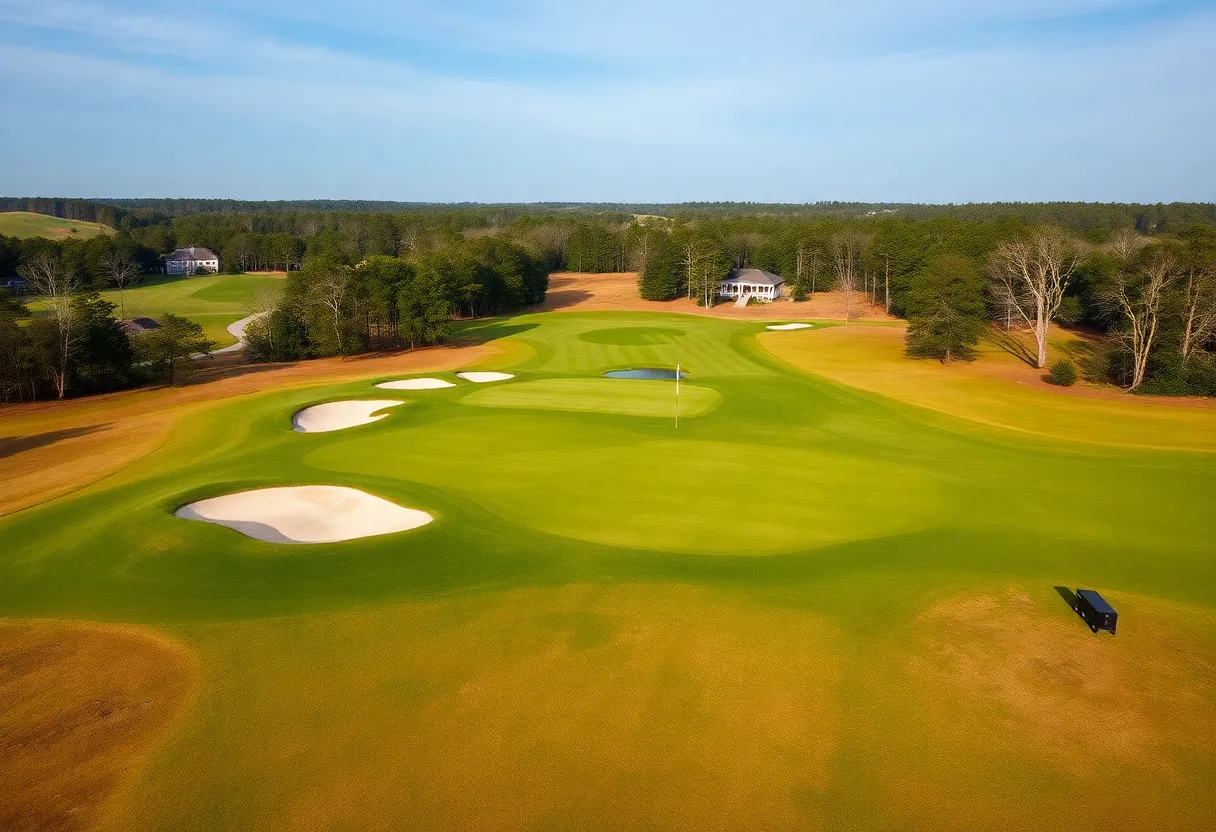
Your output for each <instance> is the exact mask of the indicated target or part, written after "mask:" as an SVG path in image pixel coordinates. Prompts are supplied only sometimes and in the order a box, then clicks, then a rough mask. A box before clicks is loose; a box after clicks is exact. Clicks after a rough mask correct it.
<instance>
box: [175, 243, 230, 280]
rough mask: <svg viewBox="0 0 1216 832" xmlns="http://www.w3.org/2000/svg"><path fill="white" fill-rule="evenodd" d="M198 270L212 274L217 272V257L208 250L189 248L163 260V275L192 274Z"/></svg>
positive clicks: (182, 249) (197, 247)
mask: <svg viewBox="0 0 1216 832" xmlns="http://www.w3.org/2000/svg"><path fill="white" fill-rule="evenodd" d="M199 269H202V270H203V271H205V272H211V273H212V274H215V273H217V272H219V270H220V258H219V256H218V255H216V253H215V252H214V251H212V250H211V249H209V248H203V247H202V246H190V247H189V248H179V249H178V250H177V251H175V252H173V253H172V254H170V255H169V256H168V257H166V258H165V274H194V273H195V272H197V271H198V270H199Z"/></svg>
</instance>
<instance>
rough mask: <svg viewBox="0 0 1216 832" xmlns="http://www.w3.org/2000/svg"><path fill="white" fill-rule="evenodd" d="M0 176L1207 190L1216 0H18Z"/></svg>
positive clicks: (637, 189)
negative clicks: (332, 0) (324, 0)
mask: <svg viewBox="0 0 1216 832" xmlns="http://www.w3.org/2000/svg"><path fill="white" fill-rule="evenodd" d="M0 108H2V112H3V113H4V116H5V126H4V129H3V130H0V193H2V194H4V195H19V196H29V195H61V196H68V195H71V196H94V197H101V196H195V197H232V198H243V199H302V198H313V197H324V198H349V199H399V200H423V201H465V200H467V201H481V202H495V201H542V200H561V201H629V202H635V201H636V202H644V201H654V202H670V201H685V200H752V201H773V202H806V201H814V200H821V199H841V200H864V201H913V202H968V201H990V200H1052V199H1068V200H1072V199H1076V200H1095V201H1143V202H1156V201H1166V202H1168V201H1174V200H1194V201H1212V200H1216V0H1202V1H1201V0H1164V2H1150V0H988V2H985V0H921V2H909V0H850V1H849V2H838V0H837V2H823V0H749V1H748V2H738V1H737V0H735V2H729V3H727V2H719V0H699V2H692V0H666V2H655V0H612V1H611V2H600V0H497V1H496V2H495V1H492V0H401V1H400V2H372V0H344V2H341V3H321V2H315V0H262V1H261V2H259V0H209V1H208V0H204V1H203V2H199V0H192V1H191V2H183V1H182V0H159V2H142V1H141V0H0Z"/></svg>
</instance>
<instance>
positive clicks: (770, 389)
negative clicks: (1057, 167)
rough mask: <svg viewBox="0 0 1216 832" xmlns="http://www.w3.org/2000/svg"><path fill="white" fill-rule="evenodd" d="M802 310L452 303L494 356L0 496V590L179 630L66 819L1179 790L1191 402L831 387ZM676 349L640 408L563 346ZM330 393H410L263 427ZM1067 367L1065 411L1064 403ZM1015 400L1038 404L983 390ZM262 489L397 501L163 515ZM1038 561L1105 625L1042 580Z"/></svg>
mask: <svg viewBox="0 0 1216 832" xmlns="http://www.w3.org/2000/svg"><path fill="white" fill-rule="evenodd" d="M219 280H223V278H220V279H219ZM129 303H130V294H129V293H128V304H129ZM843 329H844V328H842V327H839V326H837V325H834V324H833V323H831V322H827V321H824V322H818V321H817V322H815V326H814V327H813V328H810V329H803V330H798V331H787V332H767V331H766V330H765V322H763V321H759V320H756V321H727V320H721V319H716V318H708V317H705V318H702V317H696V316H691V315H663V314H657V313H629V312H622V313H584V312H561V313H542V314H532V315H523V316H518V317H514V318H510V319H501V320H493V321H481V322H475V323H471V324H467V325H465V326H464V327H463V330H462V332H460V333H459V335H460V337H465V338H474V339H477V338H480V339H486V340H488V341H489V342H490V343H498V344H500V345H502V346H504V347H506V349H505V350H503V351H502V352H500V353H499V356H498V357H497V358H490V359H488V360H487V361H486V362H484V364H483V366H480V367H477V368H476V369H480V370H502V371H506V372H509V373H512V374H514V378H511V379H509V380H503V381H497V382H494V383H490V384H474V383H468V382H466V381H464V380H462V379H459V378H458V377H457V376H456V375H455V373H454V372H447V371H446V370H443V371H428V370H423V369H420V370H418V372H417V375H425V376H427V377H433V378H442V379H443V380H445V381H448V382H451V383H452V385H453V386H451V387H445V388H441V389H428V390H384V389H379V390H378V389H377V388H376V387H375V386H374V385H375V384H377V383H379V382H385V381H390V380H395V379H401V378H403V377H404V376H405V375H406V374H405V373H399V374H397V375H388V374H386V375H383V376H373V377H368V378H365V379H360V380H355V381H344V382H340V383H331V384H322V385H318V386H315V387H312V388H306V389H300V388H292V389H287V390H282V391H274V390H269V391H267V392H264V393H259V394H256V395H246V396H242V397H240V398H235V399H229V400H219V401H216V402H215V403H214V405H212V406H210V407H208V408H200V409H199V410H198V411H196V412H193V413H192V414H191V415H189V416H188V417H186V418H184V419H183V420H182V421H181V422H180V423H179V425H178V427H177V428H176V430H175V431H174V432H173V434H172V435H171V436H170V438H169V440H168V441H167V442H166V443H164V444H163V445H161V446H160V447H158V448H157V449H156V450H154V451H153V452H151V453H150V454H148V455H147V456H145V457H143V458H142V459H141V460H139V461H138V462H137V463H136V464H134V465H131V466H129V467H127V468H125V469H123V470H121V471H119V472H117V473H115V474H113V475H111V476H109V477H108V478H106V479H103V480H101V481H99V482H96V483H94V484H92V485H90V486H88V487H86V488H84V489H82V490H81V491H79V492H76V493H73V494H69V495H66V496H63V497H61V498H59V499H56V500H52V501H50V502H47V503H45V504H43V505H40V506H35V507H33V508H29V509H26V510H24V511H20V512H17V513H15V514H11V515H8V516H6V517H0V538H2V539H3V540H4V546H3V550H2V553H0V609H3V610H4V611H5V614H6V615H9V616H14V617H23V618H29V619H52V618H62V619H78V620H81V621H97V622H107V624H106V626H107V627H111V628H113V627H114V626H115V625H122V627H123V628H125V629H124V632H125V631H126V630H133V631H136V632H139V631H141V628H142V629H143V630H150V631H154V633H155V637H156V638H160V639H164V640H167V642H168V643H171V644H175V645H178V646H180V647H181V648H184V649H187V650H188V651H189V654H190V655H192V656H193V660H192V662H190V663H186V662H183V661H181V660H177V662H178V664H179V665H180V666H181V668H182V669H181V674H183V675H184V676H188V677H189V678H185V679H183V681H182V682H181V683H180V686H179V687H178V688H174V689H173V693H172V697H171V700H170V701H168V704H163V705H162V706H161V711H158V712H157V715H156V719H155V720H154V722H155V724H154V725H150V726H149V727H147V728H146V729H145V731H144V733H141V734H140V736H141V737H145V736H151V735H152V734H153V733H155V734H156V736H157V737H159V740H158V743H157V744H156V746H155V750H154V751H153V752H148V751H147V750H146V748H145V746H146V744H147V741H145V740H141V742H140V744H139V748H140V749H141V750H140V753H139V754H137V755H136V754H133V756H132V760H133V762H132V765H131V768H130V771H129V774H128V775H127V776H125V777H122V778H118V777H115V778H112V782H110V785H109V788H110V791H109V794H108V798H107V799H106V800H105V801H104V804H102V803H99V804H98V805H99V806H101V808H100V809H98V810H97V812H96V813H95V814H96V817H97V818H99V823H100V828H102V829H108V830H205V829H243V830H245V829H247V830H297V829H298V830H305V829H359V830H362V829H604V830H622V829H688V830H703V829H748V828H750V829H812V830H814V829H839V830H853V829H891V830H896V829H898V830H943V829H944V830H952V829H959V830H962V829H973V828H992V829H1017V830H1021V829H1025V830H1045V829H1065V828H1068V829H1071V828H1074V827H1075V826H1076V818H1077V815H1078V812H1083V814H1084V817H1085V820H1086V825H1088V826H1092V827H1093V828H1100V829H1103V830H1113V829H1148V828H1157V829H1203V828H1211V827H1213V826H1214V825H1216V803H1214V801H1213V800H1212V798H1211V795H1212V794H1213V792H1214V791H1216V727H1214V726H1216V543H1214V536H1213V532H1214V529H1216V523H1214V521H1213V518H1212V505H1213V503H1214V498H1216V455H1213V453H1212V452H1211V448H1210V447H1208V445H1207V444H1206V441H1207V440H1206V437H1207V436H1208V433H1207V431H1206V430H1205V428H1204V426H1205V425H1206V426H1210V427H1211V429H1212V431H1214V432H1216V410H1211V409H1208V410H1203V409H1194V410H1187V409H1184V408H1172V407H1169V406H1166V405H1159V406H1156V407H1154V406H1152V405H1148V404H1145V403H1143V402H1127V403H1124V402H1117V401H1106V400H1101V401H1096V402H1089V401H1088V400H1083V399H1068V398H1066V397H1065V396H1064V394H1063V393H1060V394H1059V397H1058V398H1056V399H1052V400H1051V402H1050V404H1051V407H1053V408H1057V410H1058V411H1059V412H1057V410H1052V409H1051V408H1047V409H1046V410H1043V409H1041V408H1038V404H1037V402H1038V400H1037V399H1036V398H1035V396H1037V395H1040V394H1041V395H1048V396H1050V395H1053V394H1052V393H1051V392H1046V393H1043V392H1042V391H1015V392H1013V393H1010V394H1008V395H1004V394H1002V395H1001V396H997V395H996V394H995V393H992V390H991V389H989V388H987V387H985V388H976V389H981V390H982V391H987V392H988V393H991V396H990V398H991V399H992V401H993V404H992V407H996V408H999V415H1000V418H986V416H985V412H984V411H983V407H984V406H985V405H984V404H983V403H982V402H981V403H980V404H975V403H974V402H963V403H961V404H959V405H958V406H957V407H953V406H952V405H951V403H950V401H949V397H950V395H951V392H952V391H953V392H954V393H956V394H957V395H960V396H965V395H966V394H967V388H966V387H964V386H959V387H957V388H951V387H949V386H947V387H946V389H945V392H942V389H941V388H937V392H936V393H935V396H936V398H933V399H932V400H931V401H930V400H924V398H923V397H924V396H927V395H928V394H922V393H917V392H909V393H908V394H907V395H904V394H902V393H901V392H900V391H898V390H892V391H890V392H889V393H888V394H886V395H884V394H883V393H882V392H880V391H878V390H877V389H876V383H858V384H857V385H855V386H851V385H850V384H849V383H847V380H845V379H844V378H843V377H842V375H841V374H847V372H848V370H847V368H845V369H842V370H841V371H840V374H835V375H834V374H833V373H832V372H829V371H827V369H826V368H823V365H822V363H821V362H823V361H824V360H825V359H824V358H823V356H824V355H832V356H835V357H836V360H842V359H840V358H839V356H841V355H844V356H846V357H847V356H848V355H849V354H850V353H849V352H848V349H850V348H849V347H847V345H848V344H849V343H851V342H850V340H849V339H859V340H858V343H865V344H869V343H871V342H870V341H868V340H867V337H868V336H867V334H866V332H865V329H866V328H865V327H853V326H850V327H849V328H848V332H844V331H842V330H843ZM815 339H820V340H819V341H816V340H815ZM817 344H821V345H823V347H822V350H823V351H822V352H819V351H817V350H820V347H817V346H816V345H817ZM842 345H844V346H842ZM867 349H870V348H869V347H867V348H865V349H859V350H858V355H860V356H861V357H859V358H856V359H855V360H857V361H865V360H867V359H866V358H865V356H866V355H867V354H868V353H867V352H866V350H867ZM871 351H872V352H874V354H875V355H876V356H877V358H876V359H875V360H882V361H887V360H888V358H887V357H886V353H881V355H880V354H879V353H880V352H881V350H880V349H879V348H877V347H875V348H873V349H872V350H871ZM677 362H679V363H680V364H681V366H682V367H683V368H684V369H685V370H686V371H688V373H689V377H688V379H686V380H685V381H683V382H681V384H680V420H679V427H678V428H677V427H676V425H675V418H674V417H675V415H676V413H675V383H674V382H672V381H662V380H658V381H649V380H635V379H608V378H603V376H602V374H603V373H604V372H605V371H607V370H612V369H619V368H624V367H671V368H674V367H675V365H676V363H677ZM817 366H818V367H820V368H821V369H824V372H823V373H820V372H817V371H816V368H817ZM919 366H920V365H918V364H915V363H912V362H908V367H909V368H911V370H912V371H915V370H916V369H917V368H918V367H919ZM462 369H467V368H462ZM858 372H859V373H863V374H864V368H858ZM925 372H926V373H927V372H929V371H928V370H926V371H925ZM826 376H833V378H828V377H826ZM863 381H864V379H863ZM994 383H995V382H994ZM917 384H919V385H921V386H926V385H931V384H933V380H932V379H931V378H928V377H922V376H917ZM913 386H915V385H913ZM1011 386H1012V385H1011ZM1023 393H1026V394H1033V395H1028V396H1023ZM918 396H922V398H921V399H918ZM359 398H375V399H386V398H399V399H400V400H402V401H407V402H408V403H409V405H408V406H407V407H393V408H391V409H388V410H386V411H385V413H386V414H387V415H385V416H384V418H382V419H379V420H377V421H375V422H372V423H370V424H364V425H359V426H356V427H351V428H349V429H345V430H339V431H332V432H323V433H300V432H296V431H293V425H292V417H293V415H294V414H296V413H298V412H299V411H301V410H303V409H304V408H307V407H310V406H314V405H319V404H323V403H326V402H331V401H341V400H350V399H359ZM1074 401H1075V402H1077V403H1078V407H1081V408H1082V409H1084V408H1086V407H1091V408H1098V410H1095V411H1094V412H1100V414H1101V418H1099V419H1097V420H1096V421H1095V422H1094V423H1093V425H1092V429H1090V430H1088V431H1087V432H1085V433H1084V435H1080V430H1081V428H1080V426H1078V425H1077V424H1076V423H1075V422H1074V421H1068V420H1066V419H1064V417H1063V416H1060V415H1059V413H1063V412H1064V411H1063V410H1059V408H1062V407H1064V405H1061V404H1060V402H1064V403H1065V404H1066V405H1069V404H1071V403H1072V402H1074ZM1019 402H1024V403H1025V407H1026V408H1028V409H1031V410H1036V408H1038V409H1037V410H1036V412H1037V413H1045V414H1046V415H1044V416H1042V418H1043V419H1045V420H1046V422H1045V423H1042V424H1041V423H1040V422H1039V421H1038V416H1035V415H1031V416H1027V417H1026V420H1027V421H1026V423H1025V424H1022V423H1016V424H1005V422H1006V421H1010V420H1015V416H1014V415H1011V414H1015V413H1016V412H1017V409H1018V406H1019ZM1120 407H1122V408H1124V410H1123V411H1120V410H1119V408H1120ZM1141 409H1144V413H1145V414H1148V415H1146V416H1145V417H1144V418H1145V419H1147V420H1148V421H1147V422H1145V421H1144V420H1143V419H1142V420H1140V421H1137V415H1136V414H1137V413H1140V412H1141ZM1053 414H1055V415H1053ZM1175 417H1176V418H1177V420H1178V422H1179V424H1180V425H1182V427H1181V428H1180V429H1179V436H1180V437H1181V438H1176V437H1171V436H1170V435H1169V431H1168V426H1169V425H1170V424H1171V420H1172V419H1174V418H1175ZM1052 419H1057V422H1058V421H1059V420H1060V419H1064V421H1063V422H1059V423H1058V424H1057V422H1053V421H1052ZM1060 424H1063V427H1059V425H1060ZM1151 425H1163V426H1165V429H1164V430H1163V435H1162V436H1161V439H1162V441H1160V442H1154V441H1149V440H1151V439H1152V429H1151ZM1124 429H1126V430H1129V431H1131V432H1133V433H1134V436H1133V437H1132V439H1131V440H1129V439H1127V438H1126V437H1125V436H1123V435H1122V433H1121V431H1123V430H1124ZM1061 434H1063V435H1061ZM1191 439H1193V440H1194V441H1193V443H1191V442H1190V440H1191ZM1171 445H1175V446H1176V447H1172V448H1170V447H1169V446H1171ZM1159 446H1160V447H1159ZM1184 448H1187V449H1184ZM299 485H321V486H340V487H347V488H354V489H359V490H360V491H363V492H366V493H368V494H371V495H374V496H377V497H380V498H383V499H384V500H388V501H391V502H392V503H395V504H398V505H401V506H408V507H411V508H416V509H418V510H420V511H425V512H427V513H428V514H429V515H431V516H432V517H433V518H434V521H433V522H431V523H429V524H427V525H425V526H422V527H420V528H416V529H411V530H409V531H405V532H401V533H399V534H391V535H384V536H378V537H369V538H363V539H358V540H350V541H346V542H341V543H334V544H316V545H298V546H282V545H275V544H272V543H266V542H261V541H259V540H256V539H253V538H249V537H245V536H243V535H242V534H240V533H238V532H236V531H234V530H232V529H228V528H224V527H220V526H217V525H213V524H210V523H200V522H189V521H185V520H182V519H179V518H177V517H175V516H174V511H176V510H177V509H179V508H180V507H181V506H183V505H186V504H188V503H192V502H195V501H199V500H204V499H208V498H213V497H218V496H222V495H226V494H232V493H236V492H242V491H252V490H255V489H265V488H273V487H280V486H299ZM1077 587H1086V588H1092V589H1097V590H1099V591H1101V592H1102V593H1103V595H1104V596H1105V597H1106V598H1107V599H1108V600H1110V601H1111V603H1112V604H1113V606H1114V607H1115V608H1116V609H1117V610H1118V611H1119V635H1118V636H1117V637H1111V636H1107V635H1094V634H1092V633H1091V632H1090V631H1089V630H1088V629H1087V628H1086V627H1085V625H1084V624H1083V623H1082V622H1081V621H1080V620H1079V619H1078V618H1077V617H1076V615H1075V614H1074V613H1073V612H1072V610H1071V609H1070V608H1069V606H1068V605H1067V603H1066V601H1065V597H1066V595H1067V588H1072V589H1075V588H1077ZM6 626H8V629H4V628H0V660H2V659H3V657H4V656H5V655H6V653H5V652H3V651H4V650H5V641H4V639H5V638H6V637H7V636H6V634H7V633H10V632H12V631H13V629H12V627H11V626H9V625H6ZM74 626H83V625H74ZM70 632H73V633H74V632H76V630H75V629H70ZM23 655H25V654H23ZM187 664H189V667H187ZM2 666H3V665H0V667H2ZM168 666H176V665H173V664H172V663H170V664H169V665H168ZM29 672H31V673H35V672H36V673H42V674H43V675H42V676H39V677H38V679H39V685H38V687H39V689H40V690H43V691H45V690H46V689H48V688H49V689H53V687H54V685H55V684H59V682H58V681H57V679H56V677H54V675H53V674H52V673H51V671H50V670H46V669H43V670H38V669H34V670H31V671H29ZM158 684H162V685H163V684H164V683H163V682H162V683H158ZM4 685H5V677H4V676H3V674H0V694H2V693H4V691H5V688H4ZM182 690H190V691H192V692H191V693H190V695H189V696H186V695H185V694H183V693H181V691H182ZM169 708H172V709H173V712H174V716H173V718H172V724H171V725H169V726H168V727H166V725H168V722H167V718H166V717H165V716H164V713H163V711H164V710H166V709H169ZM0 742H3V740H0ZM0 802H3V800H2V798H0ZM0 816H2V815H0Z"/></svg>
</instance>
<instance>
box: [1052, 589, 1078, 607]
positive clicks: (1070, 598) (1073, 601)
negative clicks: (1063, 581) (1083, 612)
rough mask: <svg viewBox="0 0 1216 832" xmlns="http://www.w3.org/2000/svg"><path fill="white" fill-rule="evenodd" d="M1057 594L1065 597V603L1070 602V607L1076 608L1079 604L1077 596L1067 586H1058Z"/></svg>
mask: <svg viewBox="0 0 1216 832" xmlns="http://www.w3.org/2000/svg"><path fill="white" fill-rule="evenodd" d="M1056 594H1057V595H1059V596H1060V597H1061V598H1063V599H1064V603H1065V604H1068V608H1069V609H1070V610H1071V609H1074V608H1075V607H1076V605H1077V596H1076V593H1074V592H1073V591H1072V590H1071V589H1069V588H1068V587H1066V586H1058V587H1056Z"/></svg>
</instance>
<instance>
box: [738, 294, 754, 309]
mask: <svg viewBox="0 0 1216 832" xmlns="http://www.w3.org/2000/svg"><path fill="white" fill-rule="evenodd" d="M751 299H752V293H751V292H744V293H743V294H741V295H739V299H738V300H737V301H735V306H747V302H748V301H749V300H751Z"/></svg>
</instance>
